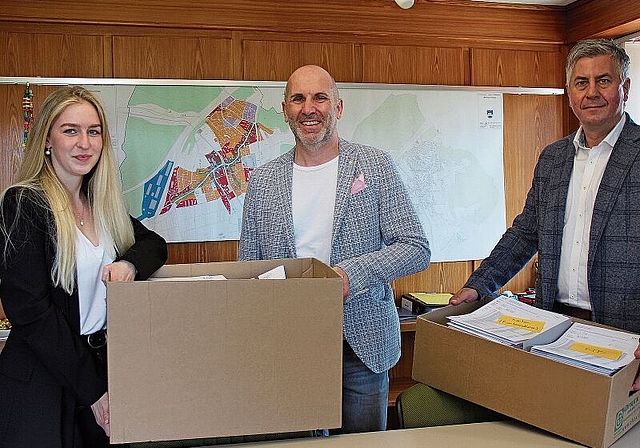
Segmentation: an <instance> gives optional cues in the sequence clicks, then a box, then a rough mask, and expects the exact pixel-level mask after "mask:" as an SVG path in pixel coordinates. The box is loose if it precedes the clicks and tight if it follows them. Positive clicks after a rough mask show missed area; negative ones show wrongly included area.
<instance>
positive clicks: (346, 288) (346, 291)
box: [333, 266, 349, 301]
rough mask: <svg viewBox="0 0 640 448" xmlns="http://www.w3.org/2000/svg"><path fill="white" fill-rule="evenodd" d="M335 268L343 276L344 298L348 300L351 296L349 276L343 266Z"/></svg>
mask: <svg viewBox="0 0 640 448" xmlns="http://www.w3.org/2000/svg"><path fill="white" fill-rule="evenodd" d="M333 270H334V271H336V272H337V273H338V275H339V276H340V277H341V278H342V300H343V301H344V300H347V297H348V296H349V276H348V275H347V273H346V272H344V270H343V269H342V268H341V267H338V266H335V267H334V268H333Z"/></svg>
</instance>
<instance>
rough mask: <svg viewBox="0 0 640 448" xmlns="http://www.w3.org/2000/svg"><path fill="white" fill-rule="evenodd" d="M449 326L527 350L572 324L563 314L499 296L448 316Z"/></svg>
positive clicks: (547, 340) (553, 339)
mask: <svg viewBox="0 0 640 448" xmlns="http://www.w3.org/2000/svg"><path fill="white" fill-rule="evenodd" d="M448 318H449V322H448V324H447V325H448V326H450V327H452V328H456V329H458V330H460V331H464V332H466V333H470V334H473V335H475V336H479V337H482V338H485V339H490V340H492V341H496V342H499V343H501V344H505V345H511V346H514V347H521V348H523V349H525V350H528V349H529V348H531V346H533V345H537V344H548V343H549V342H552V341H555V340H556V339H557V338H558V337H559V336H560V335H561V334H562V333H564V332H565V330H566V329H567V328H569V327H570V326H571V319H570V318H568V317H567V316H563V315H562V314H558V313H554V312H551V311H546V310H542V309H540V308H536V307H534V306H532V305H528V304H526V303H522V302H520V301H518V300H515V299H512V298H508V297H505V296H499V297H497V298H495V299H494V300H492V301H490V302H489V303H487V304H486V305H484V306H482V307H480V308H478V309H477V310H475V311H474V312H472V313H469V314H463V315H460V316H449V317H448Z"/></svg>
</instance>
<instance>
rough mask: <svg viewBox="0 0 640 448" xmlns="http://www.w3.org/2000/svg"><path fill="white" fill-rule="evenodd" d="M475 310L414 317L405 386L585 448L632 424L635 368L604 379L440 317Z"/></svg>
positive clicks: (636, 415)
mask: <svg viewBox="0 0 640 448" xmlns="http://www.w3.org/2000/svg"><path fill="white" fill-rule="evenodd" d="M480 305H481V304H480V303H479V302H476V303H472V304H463V305H459V306H456V307H453V306H447V307H445V308H442V309H440V310H436V311H432V312H430V313H428V314H424V315H422V316H419V317H418V319H417V323H416V339H415V347H414V360H413V375H412V376H413V379H415V380H416V381H420V382H422V383H425V384H428V385H430V386H432V387H435V388H437V389H440V390H443V391H446V392H449V393H451V394H453V395H456V396H458V397H461V398H464V399H466V400H469V401H472V402H474V403H477V404H479V405H481V406H484V407H487V408H490V409H493V410H495V411H497V412H500V413H502V414H505V415H508V416H510V417H512V418H515V419H518V420H521V421H523V422H526V423H529V424H531V425H534V426H537V427H539V428H542V429H544V430H547V431H550V432H552V433H555V434H557V435H560V436H562V437H566V438H568V439H570V440H573V441H576V442H579V443H581V444H584V445H587V446H590V447H593V448H606V447H608V446H610V445H611V444H612V443H613V442H615V441H616V440H617V439H618V438H619V437H620V436H622V435H623V434H624V433H625V432H627V431H628V430H629V429H630V428H631V427H632V426H633V425H635V424H636V423H637V422H638V420H639V419H640V400H639V397H640V393H634V394H632V395H630V393H629V392H630V388H631V384H632V383H633V380H634V378H635V376H636V373H637V372H638V360H635V361H633V362H632V363H631V364H629V365H627V366H626V367H624V368H623V369H622V370H620V371H618V372H617V373H616V374H615V375H613V376H607V375H602V374H597V373H593V372H589V371H587V370H584V369H580V368H577V367H573V366H570V365H567V364H563V363H560V362H557V361H553V360H551V359H548V358H545V357H542V356H538V355H534V354H531V353H529V352H526V351H524V350H521V349H519V348H514V347H509V346H506V345H502V344H499V343H496V342H492V341H489V340H485V339H482V338H480V337H477V336H473V335H470V334H466V333H463V332H460V331H457V330H454V329H451V328H448V327H447V326H446V323H447V316H449V315H459V314H466V313H470V312H471V311H473V310H475V309H477V308H478V307H479V306H480ZM574 320H575V321H580V322H583V323H588V324H592V325H595V324H594V323H593V322H587V321H582V320H579V319H574Z"/></svg>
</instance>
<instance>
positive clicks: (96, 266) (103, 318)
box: [76, 229, 115, 334]
mask: <svg viewBox="0 0 640 448" xmlns="http://www.w3.org/2000/svg"><path fill="white" fill-rule="evenodd" d="M107 240H110V238H106V237H102V236H101V237H100V241H101V244H99V245H98V246H94V245H93V243H92V242H91V241H89V239H88V238H87V237H86V236H85V235H84V234H83V233H82V232H81V231H80V229H78V230H77V238H76V264H77V268H76V271H77V283H78V284H77V287H78V297H79V299H80V334H91V333H95V332H96V331H98V330H102V329H103V328H105V327H106V324H107V301H106V299H107V287H106V286H105V284H104V282H103V281H102V268H103V267H104V266H105V265H107V264H109V263H112V262H113V260H114V258H115V254H114V253H111V252H113V244H108V245H106V246H105V244H104V242H106V241H107ZM105 247H107V249H105Z"/></svg>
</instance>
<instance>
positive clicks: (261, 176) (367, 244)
mask: <svg viewBox="0 0 640 448" xmlns="http://www.w3.org/2000/svg"><path fill="white" fill-rule="evenodd" d="M339 146H340V155H339V162H338V165H339V166H338V184H337V191H336V202H335V212H334V218H333V237H332V244H331V247H332V250H331V265H332V266H340V267H341V268H342V269H344V271H345V272H346V273H347V275H348V276H349V289H350V293H349V297H348V298H347V300H346V302H345V304H344V318H343V332H344V337H345V339H346V340H347V342H349V345H351V347H352V348H353V351H354V352H355V353H356V354H357V355H358V357H359V358H360V359H361V360H362V361H363V362H364V364H365V365H366V366H367V367H369V368H370V369H371V370H372V371H374V372H376V373H380V372H383V371H385V370H388V369H390V368H391V367H392V366H393V365H394V364H395V363H396V362H397V361H398V359H399V358H400V325H399V320H398V314H397V310H396V307H395V302H394V298H393V292H392V290H391V286H390V282H391V281H392V280H394V279H396V278H398V277H402V276H404V275H408V274H412V273H415V272H418V271H421V270H423V269H426V268H427V266H428V265H429V260H430V257H431V252H430V249H429V243H428V241H427V238H426V236H425V234H424V231H423V229H422V226H421V224H420V221H419V220H418V217H417V215H416V212H415V210H414V207H413V205H412V204H411V202H410V201H409V197H408V195H407V194H406V191H405V188H404V186H403V184H402V181H401V180H400V177H399V175H398V172H397V170H396V168H395V166H394V165H393V162H392V160H391V158H390V157H389V156H388V155H387V154H385V153H384V152H382V151H380V150H377V149H375V148H372V147H369V146H363V145H359V144H355V143H350V142H348V141H346V140H343V139H340V143H339ZM294 152H295V149H292V150H291V151H289V152H287V153H286V154H283V155H282V156H280V157H278V158H277V159H275V160H273V161H271V162H269V163H267V164H265V165H263V166H261V167H259V168H257V169H256V170H255V171H254V172H253V175H252V177H251V180H250V181H249V187H248V191H247V194H246V196H245V201H244V216H243V220H242V233H241V236H240V259H242V260H258V259H275V258H295V257H296V249H295V239H294V229H293V218H292V210H291V184H292V175H293V158H294ZM360 174H363V175H364V181H365V183H366V185H367V186H366V188H364V189H362V190H361V191H358V192H354V193H352V191H351V187H352V184H353V182H354V179H355V178H357V177H358V176H359V175H360Z"/></svg>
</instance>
